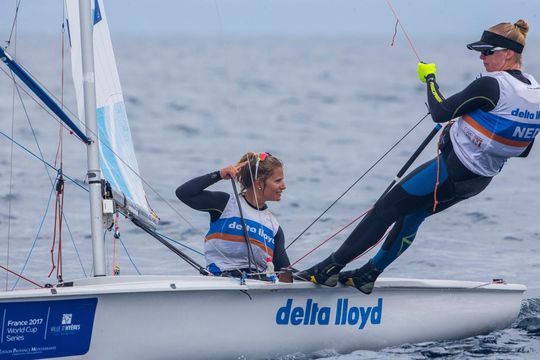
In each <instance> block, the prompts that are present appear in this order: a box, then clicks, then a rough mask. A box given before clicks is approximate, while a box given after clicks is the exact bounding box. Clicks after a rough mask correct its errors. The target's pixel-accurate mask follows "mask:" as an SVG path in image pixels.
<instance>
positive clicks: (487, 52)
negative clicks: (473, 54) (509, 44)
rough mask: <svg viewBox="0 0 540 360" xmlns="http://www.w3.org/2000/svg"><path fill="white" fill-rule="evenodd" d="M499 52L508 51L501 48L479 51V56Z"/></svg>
mask: <svg viewBox="0 0 540 360" xmlns="http://www.w3.org/2000/svg"><path fill="white" fill-rule="evenodd" d="M501 50H508V49H505V48H501V47H495V48H493V49H485V50H480V54H482V55H484V56H490V55H493V54H495V51H501Z"/></svg>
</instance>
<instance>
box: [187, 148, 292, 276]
mask: <svg viewBox="0 0 540 360" xmlns="http://www.w3.org/2000/svg"><path fill="white" fill-rule="evenodd" d="M230 179H234V180H236V181H237V182H238V183H239V184H240V185H241V191H240V195H238V194H237V193H236V188H234V189H235V191H234V194H228V193H225V192H222V191H208V190H206V188H208V187H209V186H210V185H213V184H215V183H217V182H218V181H220V180H230ZM285 188H286V186H285V179H284V175H283V163H282V162H281V161H280V160H279V159H278V158H277V157H275V156H273V155H271V154H269V153H265V152H262V153H253V152H250V153H247V154H245V155H243V156H242V157H241V158H240V161H238V163H237V164H235V165H231V166H227V167H225V168H223V169H221V170H218V171H214V172H212V173H209V174H206V175H202V176H199V177H196V178H194V179H192V180H189V181H188V182H186V183H185V184H183V185H181V186H180V187H178V189H176V196H177V197H178V198H179V199H180V200H181V201H182V202H183V203H184V204H186V205H188V206H189V207H191V208H193V209H195V210H199V211H206V212H208V213H209V214H210V229H209V230H208V233H207V234H206V237H205V244H204V250H205V258H206V265H207V269H208V270H209V271H210V272H211V273H212V274H214V275H216V276H234V277H241V276H244V274H249V273H251V274H252V275H251V277H255V278H259V279H265V278H266V275H265V272H266V273H267V274H268V275H270V273H273V272H274V271H273V269H276V270H281V269H282V268H287V267H288V266H289V265H290V262H289V258H288V257H287V253H286V252H285V236H284V234H283V230H282V229H281V227H280V226H279V223H278V221H277V220H276V218H275V217H274V215H273V214H272V213H271V212H270V211H269V210H268V206H267V205H266V203H267V202H268V201H280V200H281V193H282V192H283V190H285ZM248 240H249V241H248ZM272 268H273V269H272Z"/></svg>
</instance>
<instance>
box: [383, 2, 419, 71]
mask: <svg viewBox="0 0 540 360" xmlns="http://www.w3.org/2000/svg"><path fill="white" fill-rule="evenodd" d="M386 3H387V4H388V6H389V7H390V10H391V11H392V13H393V14H394V17H395V18H396V28H397V24H399V27H400V28H401V31H403V34H404V35H405V38H406V39H407V41H408V42H409V46H410V48H411V50H412V51H413V52H414V55H415V56H416V59H418V62H421V60H420V56H419V55H418V52H417V51H416V48H415V47H414V45H413V43H412V41H411V39H410V38H409V35H408V34H407V31H405V28H404V27H403V25H402V23H401V20H400V19H399V16H398V14H397V12H396V10H395V9H394V6H393V5H392V2H390V0H386ZM396 32H397V31H394V38H395V36H396ZM393 44H394V39H393V38H392V45H393Z"/></svg>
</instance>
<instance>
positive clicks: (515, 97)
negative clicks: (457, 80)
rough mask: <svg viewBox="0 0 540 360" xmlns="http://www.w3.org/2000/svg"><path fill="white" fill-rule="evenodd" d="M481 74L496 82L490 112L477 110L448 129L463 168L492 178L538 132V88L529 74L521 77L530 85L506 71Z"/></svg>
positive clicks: (539, 108)
mask: <svg viewBox="0 0 540 360" xmlns="http://www.w3.org/2000/svg"><path fill="white" fill-rule="evenodd" d="M482 75H483V76H490V77H493V78H495V79H496V80H497V81H498V83H499V88H500V96H499V101H498V103H497V104H496V106H495V108H494V109H493V110H491V111H487V112H486V111H483V110H480V109H477V110H474V111H472V112H470V113H468V114H466V115H463V116H462V117H461V118H460V119H458V121H457V122H456V123H455V124H454V125H453V126H452V128H451V129H450V138H451V140H452V145H453V146H454V151H455V153H456V155H457V157H458V158H459V160H460V161H461V162H462V163H463V165H465V166H466V167H467V168H468V169H469V170H471V171H472V172H474V173H476V174H478V175H482V176H495V175H497V174H498V173H499V172H500V171H501V169H502V167H503V165H504V163H505V162H506V160H508V159H509V158H511V157H514V156H519V155H520V154H522V153H523V151H524V150H525V149H526V148H527V146H528V145H529V144H530V143H531V142H532V141H533V139H534V138H535V136H536V134H537V133H538V132H539V131H540V86H539V85H538V82H537V81H536V80H535V79H534V78H533V77H532V76H531V75H529V74H523V76H525V77H526V78H527V79H528V80H529V81H530V82H531V85H528V84H525V83H523V82H522V81H519V80H518V79H516V78H515V77H513V76H512V75H510V74H509V73H507V72H506V71H496V72H489V73H483V74H482Z"/></svg>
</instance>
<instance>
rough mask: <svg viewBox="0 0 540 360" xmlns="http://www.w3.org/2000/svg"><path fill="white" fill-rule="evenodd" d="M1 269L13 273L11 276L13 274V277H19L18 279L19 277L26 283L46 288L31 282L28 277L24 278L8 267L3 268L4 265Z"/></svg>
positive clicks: (0, 266)
mask: <svg viewBox="0 0 540 360" xmlns="http://www.w3.org/2000/svg"><path fill="white" fill-rule="evenodd" d="M0 268H2V269H4V270H6V271H7V272H8V273H11V274H13V275H15V276H17V277H19V278H21V279H23V280H25V281H28V282H29V283H31V284H34V285H36V286H37V287H40V288H44V286H42V285H39V284H38V283H37V282H35V281H32V280H30V279H28V278H26V277H24V276H22V275H19V274H17V273H16V272H14V271H12V270H10V269H9V268H7V267H5V266H3V265H0Z"/></svg>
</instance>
